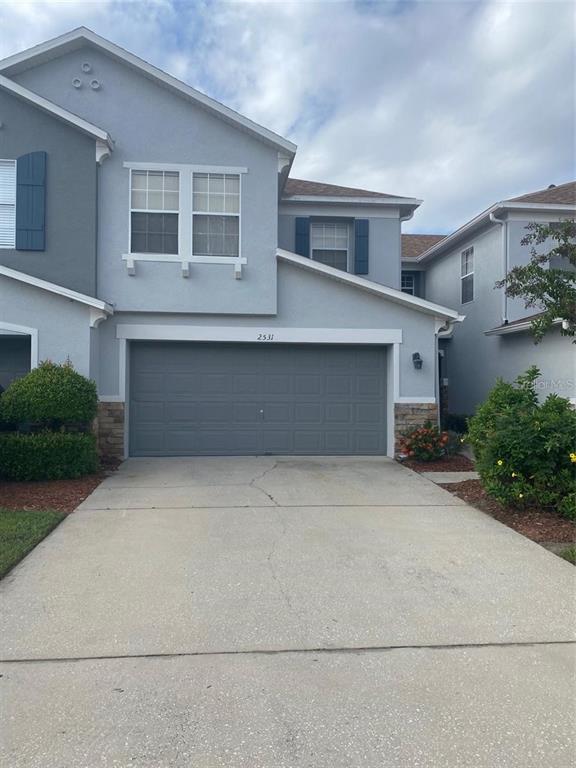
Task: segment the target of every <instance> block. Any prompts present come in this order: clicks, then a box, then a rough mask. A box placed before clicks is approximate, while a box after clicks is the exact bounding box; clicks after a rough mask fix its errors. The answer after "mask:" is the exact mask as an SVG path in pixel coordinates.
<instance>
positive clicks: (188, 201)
mask: <svg viewBox="0 0 576 768" xmlns="http://www.w3.org/2000/svg"><path fill="white" fill-rule="evenodd" d="M123 166H124V168H127V169H128V170H129V175H128V243H127V246H128V247H127V249H126V252H125V253H123V254H122V260H123V261H124V262H125V263H126V269H127V271H128V274H129V275H130V276H133V275H135V274H136V264H137V262H139V261H148V262H159V263H162V262H164V263H166V262H169V263H176V264H180V265H181V268H182V271H181V274H182V277H184V278H188V277H190V265H191V264H213V265H231V266H233V267H234V277H235V278H236V279H237V280H238V279H240V278H241V277H242V267H243V266H245V265H246V264H247V263H248V260H247V259H246V258H245V257H244V256H242V176H243V174H245V173H248V169H247V168H243V167H232V166H218V165H191V164H186V163H141V162H134V163H133V162H126V163H123ZM132 171H177V172H178V173H179V177H178V204H179V210H178V253H177V254H175V253H131V243H132V210H133V209H132ZM194 172H196V173H224V174H237V175H238V176H239V179H240V194H239V198H240V199H239V206H240V211H239V213H238V214H235V213H231V214H215V215H224V216H226V215H229V216H238V217H239V225H238V251H239V255H238V256H195V255H193V254H192V242H193V240H192V236H193V231H192V228H193V225H192V220H193V216H194V211H192V183H193V181H192V177H193V174H194ZM134 210H135V211H137V212H138V210H139V209H134ZM185 211H192V212H191V213H190V215H189V216H185V215H183V212H185ZM144 212H145V213H155V212H156V213H175V211H144ZM196 213H197V214H199V213H200V214H204V213H206V211H196ZM208 215H209V214H208Z"/></svg>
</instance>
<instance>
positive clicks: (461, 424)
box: [442, 413, 469, 435]
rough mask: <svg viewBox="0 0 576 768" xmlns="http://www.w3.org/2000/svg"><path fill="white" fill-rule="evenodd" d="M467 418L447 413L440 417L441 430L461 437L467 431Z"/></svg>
mask: <svg viewBox="0 0 576 768" xmlns="http://www.w3.org/2000/svg"><path fill="white" fill-rule="evenodd" d="M468 418H469V417H468V416H463V415H461V414H459V413H447V414H445V415H444V416H443V417H442V429H445V430H446V431H447V432H458V434H460V435H463V434H465V433H466V432H467V430H468Z"/></svg>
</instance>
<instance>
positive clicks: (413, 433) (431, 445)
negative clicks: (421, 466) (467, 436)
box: [400, 421, 450, 461]
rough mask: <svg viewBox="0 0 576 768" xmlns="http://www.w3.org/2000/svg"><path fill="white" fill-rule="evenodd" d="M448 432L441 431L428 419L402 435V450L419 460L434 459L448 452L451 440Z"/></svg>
mask: <svg viewBox="0 0 576 768" xmlns="http://www.w3.org/2000/svg"><path fill="white" fill-rule="evenodd" d="M449 439H450V438H449V436H448V433H447V432H441V431H440V430H439V429H438V427H437V426H436V425H435V424H432V422H431V421H427V422H426V423H425V424H424V426H422V427H413V428H412V429H408V430H406V432H403V433H402V435H401V437H400V451H401V452H402V453H403V454H405V455H406V456H408V457H409V458H411V459H416V460H417V461H434V460H435V459H439V458H440V457H441V456H443V455H444V453H445V452H446V445H447V443H448V440H449Z"/></svg>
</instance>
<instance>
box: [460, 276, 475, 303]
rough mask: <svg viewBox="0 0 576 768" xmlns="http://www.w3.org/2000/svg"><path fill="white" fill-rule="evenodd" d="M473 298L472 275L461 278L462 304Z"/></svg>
mask: <svg viewBox="0 0 576 768" xmlns="http://www.w3.org/2000/svg"><path fill="white" fill-rule="evenodd" d="M473 299H474V275H469V276H468V277H463V278H462V304H466V303H467V302H469V301H472V300H473Z"/></svg>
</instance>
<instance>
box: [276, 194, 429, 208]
mask: <svg viewBox="0 0 576 768" xmlns="http://www.w3.org/2000/svg"><path fill="white" fill-rule="evenodd" d="M281 202H282V203H330V204H337V203H341V204H342V205H353V204H355V205H393V206H395V207H396V208H397V207H398V206H399V205H405V206H411V207H414V208H417V207H418V206H419V205H421V204H422V200H417V199H416V198H411V197H330V196H329V195H291V196H290V197H282V199H281Z"/></svg>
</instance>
